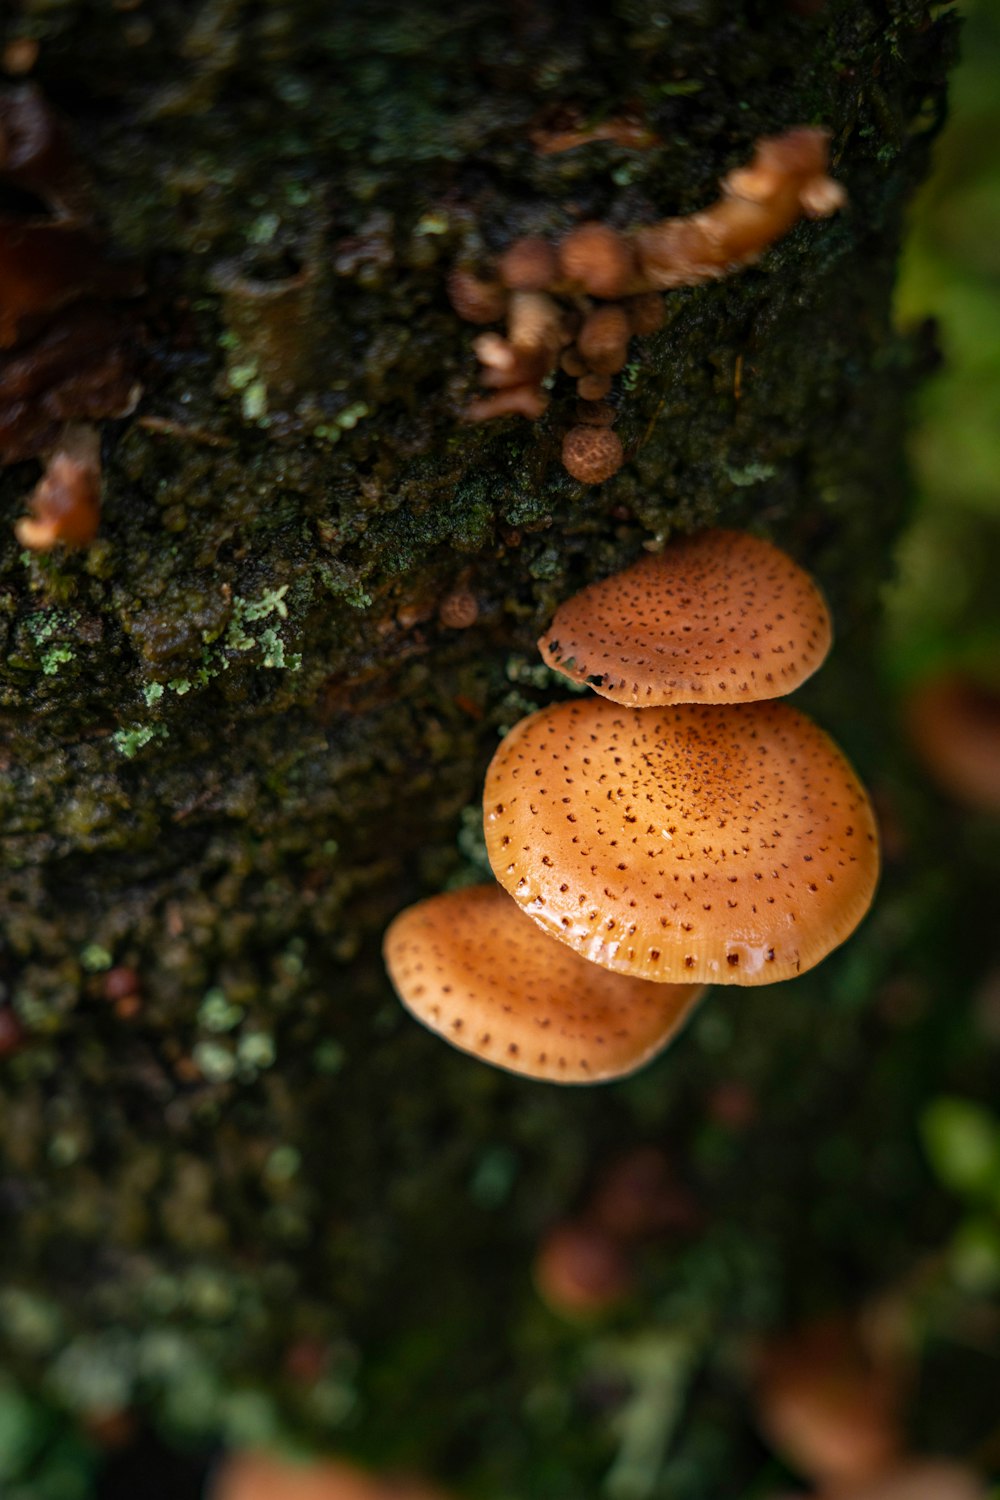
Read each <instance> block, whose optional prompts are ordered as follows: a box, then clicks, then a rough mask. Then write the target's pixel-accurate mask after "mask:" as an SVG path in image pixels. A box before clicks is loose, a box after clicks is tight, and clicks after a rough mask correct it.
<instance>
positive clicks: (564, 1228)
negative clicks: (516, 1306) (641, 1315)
mask: <svg viewBox="0 0 1000 1500" xmlns="http://www.w3.org/2000/svg"><path fill="white" fill-rule="evenodd" d="M532 1275H533V1277H534V1282H535V1287H536V1289H537V1291H538V1295H539V1296H540V1297H541V1299H542V1301H543V1302H544V1303H546V1305H547V1306H548V1307H549V1308H551V1310H552V1311H553V1312H554V1313H559V1314H560V1315H561V1316H562V1317H566V1318H590V1317H594V1316H596V1315H599V1314H600V1313H604V1312H609V1311H610V1310H611V1309H612V1308H614V1307H617V1306H618V1305H619V1303H621V1302H622V1301H623V1300H624V1299H625V1298H626V1297H627V1296H628V1295H629V1293H630V1292H631V1291H632V1287H633V1284H634V1279H635V1278H634V1276H633V1272H632V1266H631V1263H630V1259H629V1256H628V1255H627V1253H626V1252H625V1250H624V1249H623V1248H622V1246H621V1245H620V1244H619V1243H618V1241H617V1240H616V1239H615V1237H614V1236H613V1235H611V1234H609V1233H608V1232H607V1230H606V1229H603V1228H602V1227H601V1226H600V1225H598V1224H588V1223H587V1222H586V1221H585V1220H569V1221H567V1222H566V1223H563V1224H556V1225H555V1226H554V1227H553V1228H552V1229H550V1230H549V1232H548V1233H547V1234H546V1235H545V1237H544V1239H543V1240H542V1243H541V1245H540V1246H539V1249H538V1254H537V1255H536V1257H535V1263H534V1266H533V1267H532Z"/></svg>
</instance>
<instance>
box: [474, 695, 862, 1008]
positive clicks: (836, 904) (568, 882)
mask: <svg viewBox="0 0 1000 1500" xmlns="http://www.w3.org/2000/svg"><path fill="white" fill-rule="evenodd" d="M484 804H485V812H486V848H487V851H488V853H489V858H490V863H491V865H492V866H493V872H494V874H495V875H496V877H497V879H498V880H499V881H500V884H501V885H502V886H504V887H505V889H506V890H508V891H509V892H510V894H511V895H512V896H513V897H514V899H515V900H516V901H517V902H518V904H519V905H520V906H522V907H523V908H524V910H525V911H527V912H528V914H529V915H530V916H532V917H533V918H534V919H535V921H536V922H537V923H538V924H539V925H540V926H541V927H543V928H544V929H545V931H546V932H548V933H550V934H551V935H552V936H553V937H557V938H559V939H560V941H561V942H563V943H566V944H568V945H569V946H570V947H572V948H574V949H576V951H577V952H578V953H581V954H583V955H584V957H585V958H588V959H590V960H591V961H592V962H594V963H598V964H602V965H603V966H604V967H605V968H608V969H614V970H615V971H616V972H618V973H621V974H629V975H634V976H635V977H637V978H642V979H653V980H656V981H658V982H664V983H679V982H680V981H682V980H684V979H689V980H692V981H701V982H702V983H706V984H770V983H772V982H773V981H775V980H779V979H792V978H794V977H795V975H796V974H799V973H802V972H803V971H804V970H806V969H810V968H812V966H813V965H814V964H817V963H819V961H820V959H822V958H825V957H826V955H827V954H828V953H829V952H830V951H831V949H833V948H835V947H836V946H837V945H838V943H842V942H843V941H844V939H845V938H846V937H847V936H848V935H849V933H851V932H852V931H853V929H854V928H855V927H856V926H857V924H858V922H860V920H861V918H862V917H863V916H864V914H865V912H866V911H867V910H868V907H869V905H870V904H871V900H872V895H873V893H874V890H875V884H876V880H877V878H878V841H877V834H876V826H875V817H874V814H873V812H872V809H871V806H870V804H869V802H868V799H867V797H866V795H865V792H864V790H863V788H862V787H861V785H860V783H859V782H858V780H857V778H856V776H855V775H854V772H853V771H852V770H851V768H850V766H849V765H848V764H847V761H846V760H845V759H844V757H843V755H842V754H841V753H840V751H839V750H838V749H837V747H836V746H835V745H834V744H833V743H832V741H831V740H829V739H828V738H827V736H826V735H825V734H824V733H823V732H822V730H821V729H819V728H817V726H816V725H815V724H813V723H812V722H811V721H810V720H809V719H807V718H806V717H805V716H804V715H803V714H800V713H798V712H797V711H796V710H795V709H793V708H790V707H789V706H788V705H787V704H785V703H781V702H770V703H748V704H740V705H738V706H734V705H729V706H721V707H704V706H702V705H701V704H690V703H688V704H679V705H675V706H673V707H670V708H659V709H635V708H621V707H619V706H618V705H617V704H614V703H609V702H607V701H606V700H605V699H603V698H583V699H579V700H577V701H575V702H572V703H557V704H554V705H552V706H551V707H549V708H543V709H541V710H540V711H539V712H538V713H535V714H532V715H530V716H529V717H528V718H526V719H522V720H521V722H520V723H519V724H516V725H515V726H514V728H513V729H512V730H511V732H510V734H508V735H507V737H506V739H504V741H503V743H502V744H501V745H500V748H499V749H498V750H497V753H496V755H495V756H494V757H493V760H492V762H491V763H490V767H489V769H488V771H487V773H486V787H485V792H484Z"/></svg>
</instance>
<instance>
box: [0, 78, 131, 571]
mask: <svg viewBox="0 0 1000 1500" xmlns="http://www.w3.org/2000/svg"><path fill="white" fill-rule="evenodd" d="M0 188H2V189H4V190H5V192H4V205H5V206H4V208H3V210H2V212H0V464H10V463H16V462H18V461H20V460H22V459H26V458H35V457H41V458H43V459H44V460H46V462H47V466H48V467H47V472H46V474H45V476H44V477H43V479H42V481H41V482H40V484H39V486H38V488H37V489H36V491H35V493H34V494H33V496H32V497H31V508H32V511H33V513H34V515H33V518H32V519H29V520H26V521H24V522H22V523H21V528H20V530H19V537H20V540H21V542H22V544H23V545H24V546H26V547H30V548H37V549H47V548H49V547H52V546H54V545H55V544H56V543H57V542H63V543H64V544H66V545H68V546H83V545H86V543H87V542H88V541H90V540H91V539H92V537H93V534H94V531H95V530H96V526H97V519H98V500H99V493H100V467H99V464H98V463H97V462H96V434H93V435H92V436H91V437H87V436H84V435H83V434H84V432H85V424H87V423H92V422H96V421H99V420H101V419H103V418H106V417H118V416H124V415H126V414H127V413H128V412H130V411H131V410H132V409H133V407H134V406H135V403H136V401H137V399H138V396H139V390H140V388H139V386H138V384H137V383H136V376H135V353H136V332H135V321H134V318H133V317H132V316H131V314H130V313H129V312H128V311H126V310H125V309H123V308H122V306H121V305H120V304H121V302H122V301H123V300H127V299H129V298H132V297H135V296H136V295H137V294H138V293H139V292H140V291H141V290H142V284H141V280H140V278H139V276H138V273H137V271H136V269H135V268H134V267H133V266H131V265H128V264H125V263H122V262H117V261H113V260H111V259H110V258H109V257H108V255H107V252H106V249H105V245H104V241H103V238H102V236H101V235H100V233H99V231H98V229H97V228H96V225H95V222H94V217H93V214H92V211H91V207H90V202H89V191H88V185H87V182H86V179H85V176H84V174H83V171H82V169H81V167H80V164H79V162H78V161H77V159H76V156H75V154H74V152H73V150H72V147H71V145H70V142H69V139H68V136H67V134H66V131H65V129H64V127H63V125H62V124H61V122H60V121H59V119H58V118H57V117H56V115H55V114H54V113H53V112H52V110H51V109H50V108H49V106H48V104H47V103H46V102H45V100H44V99H43V97H42V95H41V94H40V93H39V91H38V90H37V89H35V88H33V87H31V86H30V85H24V86H21V87H17V88H6V89H0ZM91 432H92V429H91ZM84 451H85V458H84V459H83V460H81V454H82V453H84Z"/></svg>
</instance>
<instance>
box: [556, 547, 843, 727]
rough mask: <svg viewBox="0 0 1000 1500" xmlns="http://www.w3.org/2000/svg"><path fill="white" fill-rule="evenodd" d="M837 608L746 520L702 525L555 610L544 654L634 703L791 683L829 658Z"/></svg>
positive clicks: (728, 699) (752, 693)
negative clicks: (738, 525) (723, 527)
mask: <svg viewBox="0 0 1000 1500" xmlns="http://www.w3.org/2000/svg"><path fill="white" fill-rule="evenodd" d="M831 638H832V633H831V626H830V615H829V612H828V610H827V607H826V604H825V602H824V600H823V596H822V594H821V593H820V591H819V589H818V588H817V586H816V584H815V583H814V582H813V580H812V579H811V578H810V577H809V575H808V574H807V573H805V572H803V570H802V569H801V568H800V567H799V566H798V564H797V563H795V562H794V561H793V560H792V559H791V558H790V557H789V556H788V555H787V554H786V553H784V552H782V551H780V550H779V549H778V548H777V547H775V546H772V544H771V543H770V542H765V541H762V540H761V539H760V538H758V537H754V536H751V535H750V534H749V533H748V532H745V531H715V530H713V531H702V532H698V533H697V534H696V535H694V536H690V537H682V538H680V539H678V540H677V541H674V542H671V543H670V544H669V545H668V546H667V547H666V548H664V550H663V551H662V552H659V553H651V554H649V555H647V556H645V557H643V558H641V559H640V561H639V562H637V563H633V565H632V566H631V567H629V568H625V569H624V570H623V571H622V572H621V573H614V574H612V576H611V577H610V578H605V579H602V580H601V581H600V582H599V583H592V584H590V586H589V587H588V588H585V589H584V590H583V591H582V592H581V593H579V594H575V595H574V596H573V598H571V599H567V600H566V602H565V603H564V604H561V605H560V606H559V608H558V610H557V611H556V615H555V618H554V620H553V621H552V624H551V625H550V627H549V629H548V631H547V632H546V633H545V635H543V636H542V638H541V640H540V641H539V642H538V648H539V650H540V651H541V653H542V659H543V660H544V661H545V663H546V665H548V666H550V667H554V668H555V669H556V671H559V672H562V673H564V674H565V676H567V677H569V678H571V679H572V680H573V681H574V682H579V683H586V684H588V685H589V686H590V687H592V688H594V690H595V691H596V692H598V693H600V694H601V695H602V696H603V697H605V698H611V699H613V700H614V701H615V702H616V703H628V704H632V705H634V706H635V707H637V708H651V707H654V706H657V705H661V704H666V703H745V702H750V701H752V700H756V699H760V698H776V697H780V696H782V695H783V694H784V693H790V692H792V691H793V689H794V688H797V687H798V686H799V685H800V684H801V683H802V682H804V681H805V680H806V678H807V677H810V676H811V675H812V673H813V672H815V671H816V669H817V667H819V666H821V665H822V663H823V661H824V659H825V657H826V655H827V652H828V651H829V649H830V642H831Z"/></svg>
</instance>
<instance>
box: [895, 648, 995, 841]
mask: <svg viewBox="0 0 1000 1500" xmlns="http://www.w3.org/2000/svg"><path fill="white" fill-rule="evenodd" d="M906 717H907V723H908V727H909V731H910V738H911V740H912V742H913V746H914V749H915V750H916V752H917V754H918V755H919V756H920V759H921V760H922V761H923V763H924V765H925V766H926V768H927V770H928V771H930V773H931V775H932V776H933V777H934V779H935V780H936V781H937V782H938V784H939V785H940V786H941V787H942V788H943V790H944V791H946V792H948V793H949V794H950V795H951V796H952V797H954V798H956V800H957V801H959V802H963V803H965V804H966V806H968V807H975V808H980V809H981V810H982V811H983V812H1000V692H997V691H996V690H993V691H991V690H990V689H989V688H988V687H986V686H985V684H982V683H978V682H975V681H973V680H971V679H970V678H967V677H963V676H961V675H960V674H958V673H955V672H945V673H941V674H940V675H939V676H935V677H931V678H928V679H927V680H926V681H925V682H922V683H921V684H920V685H919V686H918V687H917V688H916V689H915V690H914V691H913V693H912V694H911V696H910V699H909V702H908V703H907V706H906Z"/></svg>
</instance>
